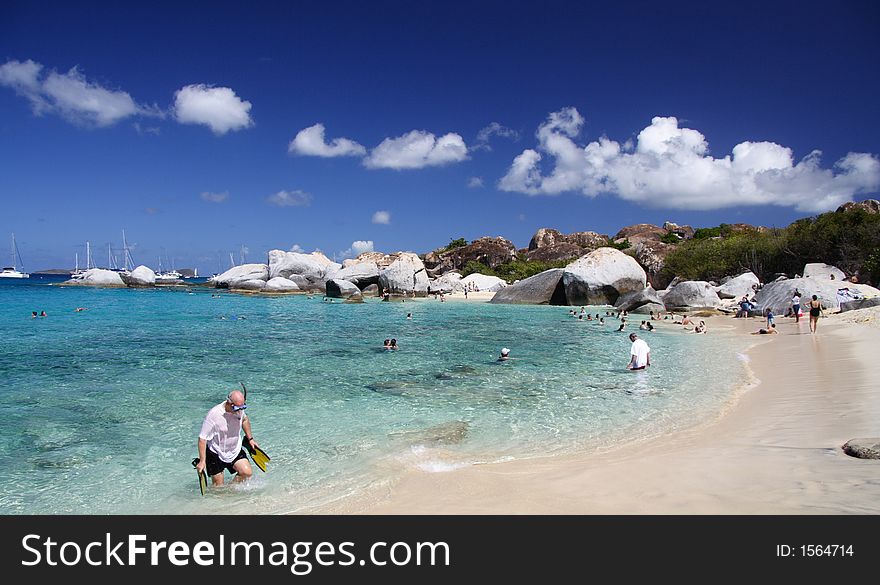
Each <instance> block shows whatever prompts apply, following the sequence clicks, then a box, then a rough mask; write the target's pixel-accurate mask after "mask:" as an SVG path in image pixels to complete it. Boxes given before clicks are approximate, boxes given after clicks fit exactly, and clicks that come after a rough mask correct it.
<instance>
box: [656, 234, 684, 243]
mask: <svg viewBox="0 0 880 585" xmlns="http://www.w3.org/2000/svg"><path fill="white" fill-rule="evenodd" d="M660 241H661V242H663V243H664V244H677V243H679V242H680V241H681V238H679V237H678V236H676V235H675V234H673V233H672V232H669V233H668V234H665V235H663V236H661V238H660Z"/></svg>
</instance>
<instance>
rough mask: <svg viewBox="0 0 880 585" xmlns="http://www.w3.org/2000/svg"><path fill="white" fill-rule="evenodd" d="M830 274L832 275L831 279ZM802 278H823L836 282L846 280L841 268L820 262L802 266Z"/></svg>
mask: <svg viewBox="0 0 880 585" xmlns="http://www.w3.org/2000/svg"><path fill="white" fill-rule="evenodd" d="M832 276H833V277H834V278H833V279H832ZM804 278H817V279H823V280H835V281H837V282H839V281H841V280H846V274H844V273H843V270H841V269H840V268H837V267H836V266H831V265H830V264H824V263H822V262H813V263H810V264H807V265H805V266H804Z"/></svg>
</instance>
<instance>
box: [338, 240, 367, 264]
mask: <svg viewBox="0 0 880 585" xmlns="http://www.w3.org/2000/svg"><path fill="white" fill-rule="evenodd" d="M372 251H373V240H355V241H354V242H352V243H351V247H350V248H349V249H348V250H344V251H342V252H340V253H339V259H340V260H344V259H345V258H357V257H358V256H360V255H361V254H363V253H364V252H372Z"/></svg>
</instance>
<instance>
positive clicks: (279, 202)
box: [266, 189, 312, 207]
mask: <svg viewBox="0 0 880 585" xmlns="http://www.w3.org/2000/svg"><path fill="white" fill-rule="evenodd" d="M266 201H267V202H268V203H269V204H270V205H275V206H276V207H306V206H308V205H310V204H311V203H312V195H311V193H306V192H305V191H300V190H298V189H297V190H296V191H278V192H277V193H275V194H274V195H269V196H268V197H267V198H266Z"/></svg>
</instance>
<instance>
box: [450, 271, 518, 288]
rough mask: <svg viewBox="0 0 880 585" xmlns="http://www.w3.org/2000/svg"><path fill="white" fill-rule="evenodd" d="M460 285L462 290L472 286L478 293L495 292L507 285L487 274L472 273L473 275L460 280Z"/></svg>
mask: <svg viewBox="0 0 880 585" xmlns="http://www.w3.org/2000/svg"><path fill="white" fill-rule="evenodd" d="M461 285H462V286H463V287H464V288H468V287H469V286H470V285H473V286H474V287H476V289H477V290H478V291H480V292H497V291H499V290H501V289H502V288H504V287H505V286H507V283H506V282H505V281H504V280H503V279H501V278H498V277H497V276H489V275H488V274H480V273H479V272H474V273H473V274H469V275H467V276H465V277H464V278H462V279H461Z"/></svg>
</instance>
